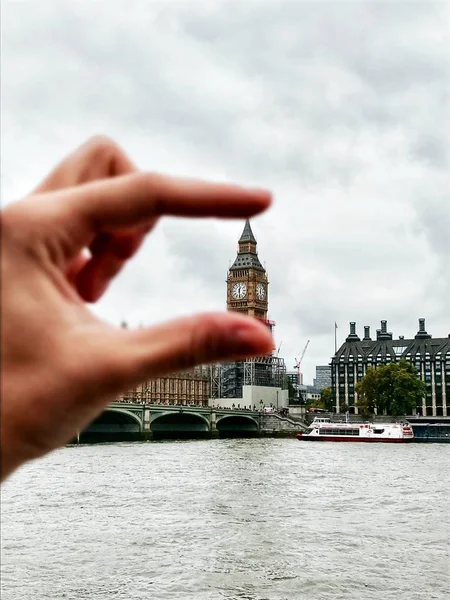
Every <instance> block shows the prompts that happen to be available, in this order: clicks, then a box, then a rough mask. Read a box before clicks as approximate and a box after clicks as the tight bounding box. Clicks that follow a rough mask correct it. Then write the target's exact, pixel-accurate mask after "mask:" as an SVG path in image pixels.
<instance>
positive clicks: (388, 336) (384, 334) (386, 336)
mask: <svg viewBox="0 0 450 600" xmlns="http://www.w3.org/2000/svg"><path fill="white" fill-rule="evenodd" d="M377 340H392V333H388V330H387V321H385V320H383V321H381V329H377Z"/></svg>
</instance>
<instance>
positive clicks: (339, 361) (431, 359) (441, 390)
mask: <svg viewBox="0 0 450 600" xmlns="http://www.w3.org/2000/svg"><path fill="white" fill-rule="evenodd" d="M401 358H404V359H406V360H407V361H409V362H412V363H413V364H414V365H415V366H416V368H417V371H418V373H419V377H420V379H422V381H424V382H425V383H426V385H427V393H426V396H425V397H424V398H423V401H422V405H421V406H418V407H417V413H418V414H420V415H423V416H429V417H431V416H438V417H440V416H447V415H448V416H450V335H449V336H448V337H446V338H433V337H432V336H431V335H430V334H429V333H427V331H426V329H425V319H419V331H418V332H417V334H416V335H415V336H414V338H413V339H405V338H404V337H403V336H400V337H399V339H398V340H394V339H393V336H392V333H389V332H388V330H387V321H381V329H377V332H376V339H372V338H371V336H370V327H367V326H366V327H364V337H363V338H362V339H361V338H360V337H359V336H358V334H357V333H356V323H354V322H352V323H350V333H349V335H348V337H347V339H346V340H345V343H344V344H342V346H341V347H340V348H339V350H338V351H337V353H336V354H335V356H334V357H333V359H332V361H331V378H332V388H333V396H334V400H335V403H336V412H340V410H341V408H342V406H343V405H347V406H348V410H349V412H350V413H357V412H358V411H357V408H356V407H355V403H356V401H357V394H356V393H355V384H356V383H357V382H358V381H360V380H361V379H362V378H363V377H364V375H365V373H366V371H367V368H368V367H370V366H373V367H376V366H377V365H381V364H387V363H389V362H396V361H398V360H400V359H401Z"/></svg>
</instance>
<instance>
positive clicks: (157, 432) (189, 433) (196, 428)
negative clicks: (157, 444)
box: [150, 410, 211, 439]
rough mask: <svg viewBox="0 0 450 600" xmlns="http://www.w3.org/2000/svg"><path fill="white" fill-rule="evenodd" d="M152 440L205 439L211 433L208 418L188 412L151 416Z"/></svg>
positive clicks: (163, 413) (171, 412) (172, 412)
mask: <svg viewBox="0 0 450 600" xmlns="http://www.w3.org/2000/svg"><path fill="white" fill-rule="evenodd" d="M150 429H151V431H152V433H153V439H158V438H196V437H207V436H208V434H209V432H210V431H211V424H210V420H209V418H208V416H205V415H202V414H200V413H194V412H189V411H184V410H183V411H170V412H169V411H167V412H162V413H157V414H156V415H154V416H152V418H151V421H150Z"/></svg>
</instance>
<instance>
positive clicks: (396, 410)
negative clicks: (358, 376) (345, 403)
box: [356, 359, 427, 417]
mask: <svg viewBox="0 0 450 600" xmlns="http://www.w3.org/2000/svg"><path fill="white" fill-rule="evenodd" d="M426 389H427V388H426V384H425V383H424V382H423V381H420V379H419V378H418V377H417V369H416V367H415V366H414V365H413V364H412V363H410V362H408V361H407V360H405V359H401V360H400V361H399V362H398V363H388V364H386V365H380V366H379V367H378V368H377V369H375V368H374V367H369V368H368V369H367V373H366V375H365V376H364V377H363V379H362V380H361V381H360V382H358V383H357V384H356V392H357V394H358V401H357V403H356V406H357V407H358V409H359V411H360V413H361V415H362V416H364V417H369V416H370V415H373V413H374V412H375V409H376V410H377V412H378V413H380V414H382V413H386V414H388V415H393V416H398V415H407V414H411V413H412V411H413V410H414V409H415V408H416V406H417V405H418V404H421V403H422V398H423V397H424V395H425V394H426Z"/></svg>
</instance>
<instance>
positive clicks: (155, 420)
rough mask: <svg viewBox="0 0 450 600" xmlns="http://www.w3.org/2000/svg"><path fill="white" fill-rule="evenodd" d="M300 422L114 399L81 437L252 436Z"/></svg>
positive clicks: (235, 411) (245, 412) (290, 428)
mask: <svg viewBox="0 0 450 600" xmlns="http://www.w3.org/2000/svg"><path fill="white" fill-rule="evenodd" d="M303 428H304V425H303V424H302V423H300V422H298V421H297V422H296V421H293V420H292V419H289V418H283V417H280V416H279V415H274V414H270V415H269V414H263V413H261V412H256V411H250V410H239V409H217V408H210V407H206V406H188V405H183V406H165V405H162V404H132V403H124V402H113V403H111V404H109V405H108V407H107V408H106V410H105V411H104V412H103V413H102V414H101V415H100V416H99V417H98V418H97V419H96V420H95V421H94V422H92V423H91V424H90V425H89V427H87V428H86V429H85V430H84V431H83V432H81V434H80V436H79V438H78V439H79V441H94V440H96V439H97V440H98V439H105V440H114V439H122V440H133V439H158V438H168V437H169V438H170V437H205V438H206V437H219V436H220V437H227V436H230V437H238V436H242V437H252V436H255V437H256V436H258V435H264V434H268V433H270V432H272V433H275V432H282V431H291V433H294V430H295V431H299V430H301V429H303Z"/></svg>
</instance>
